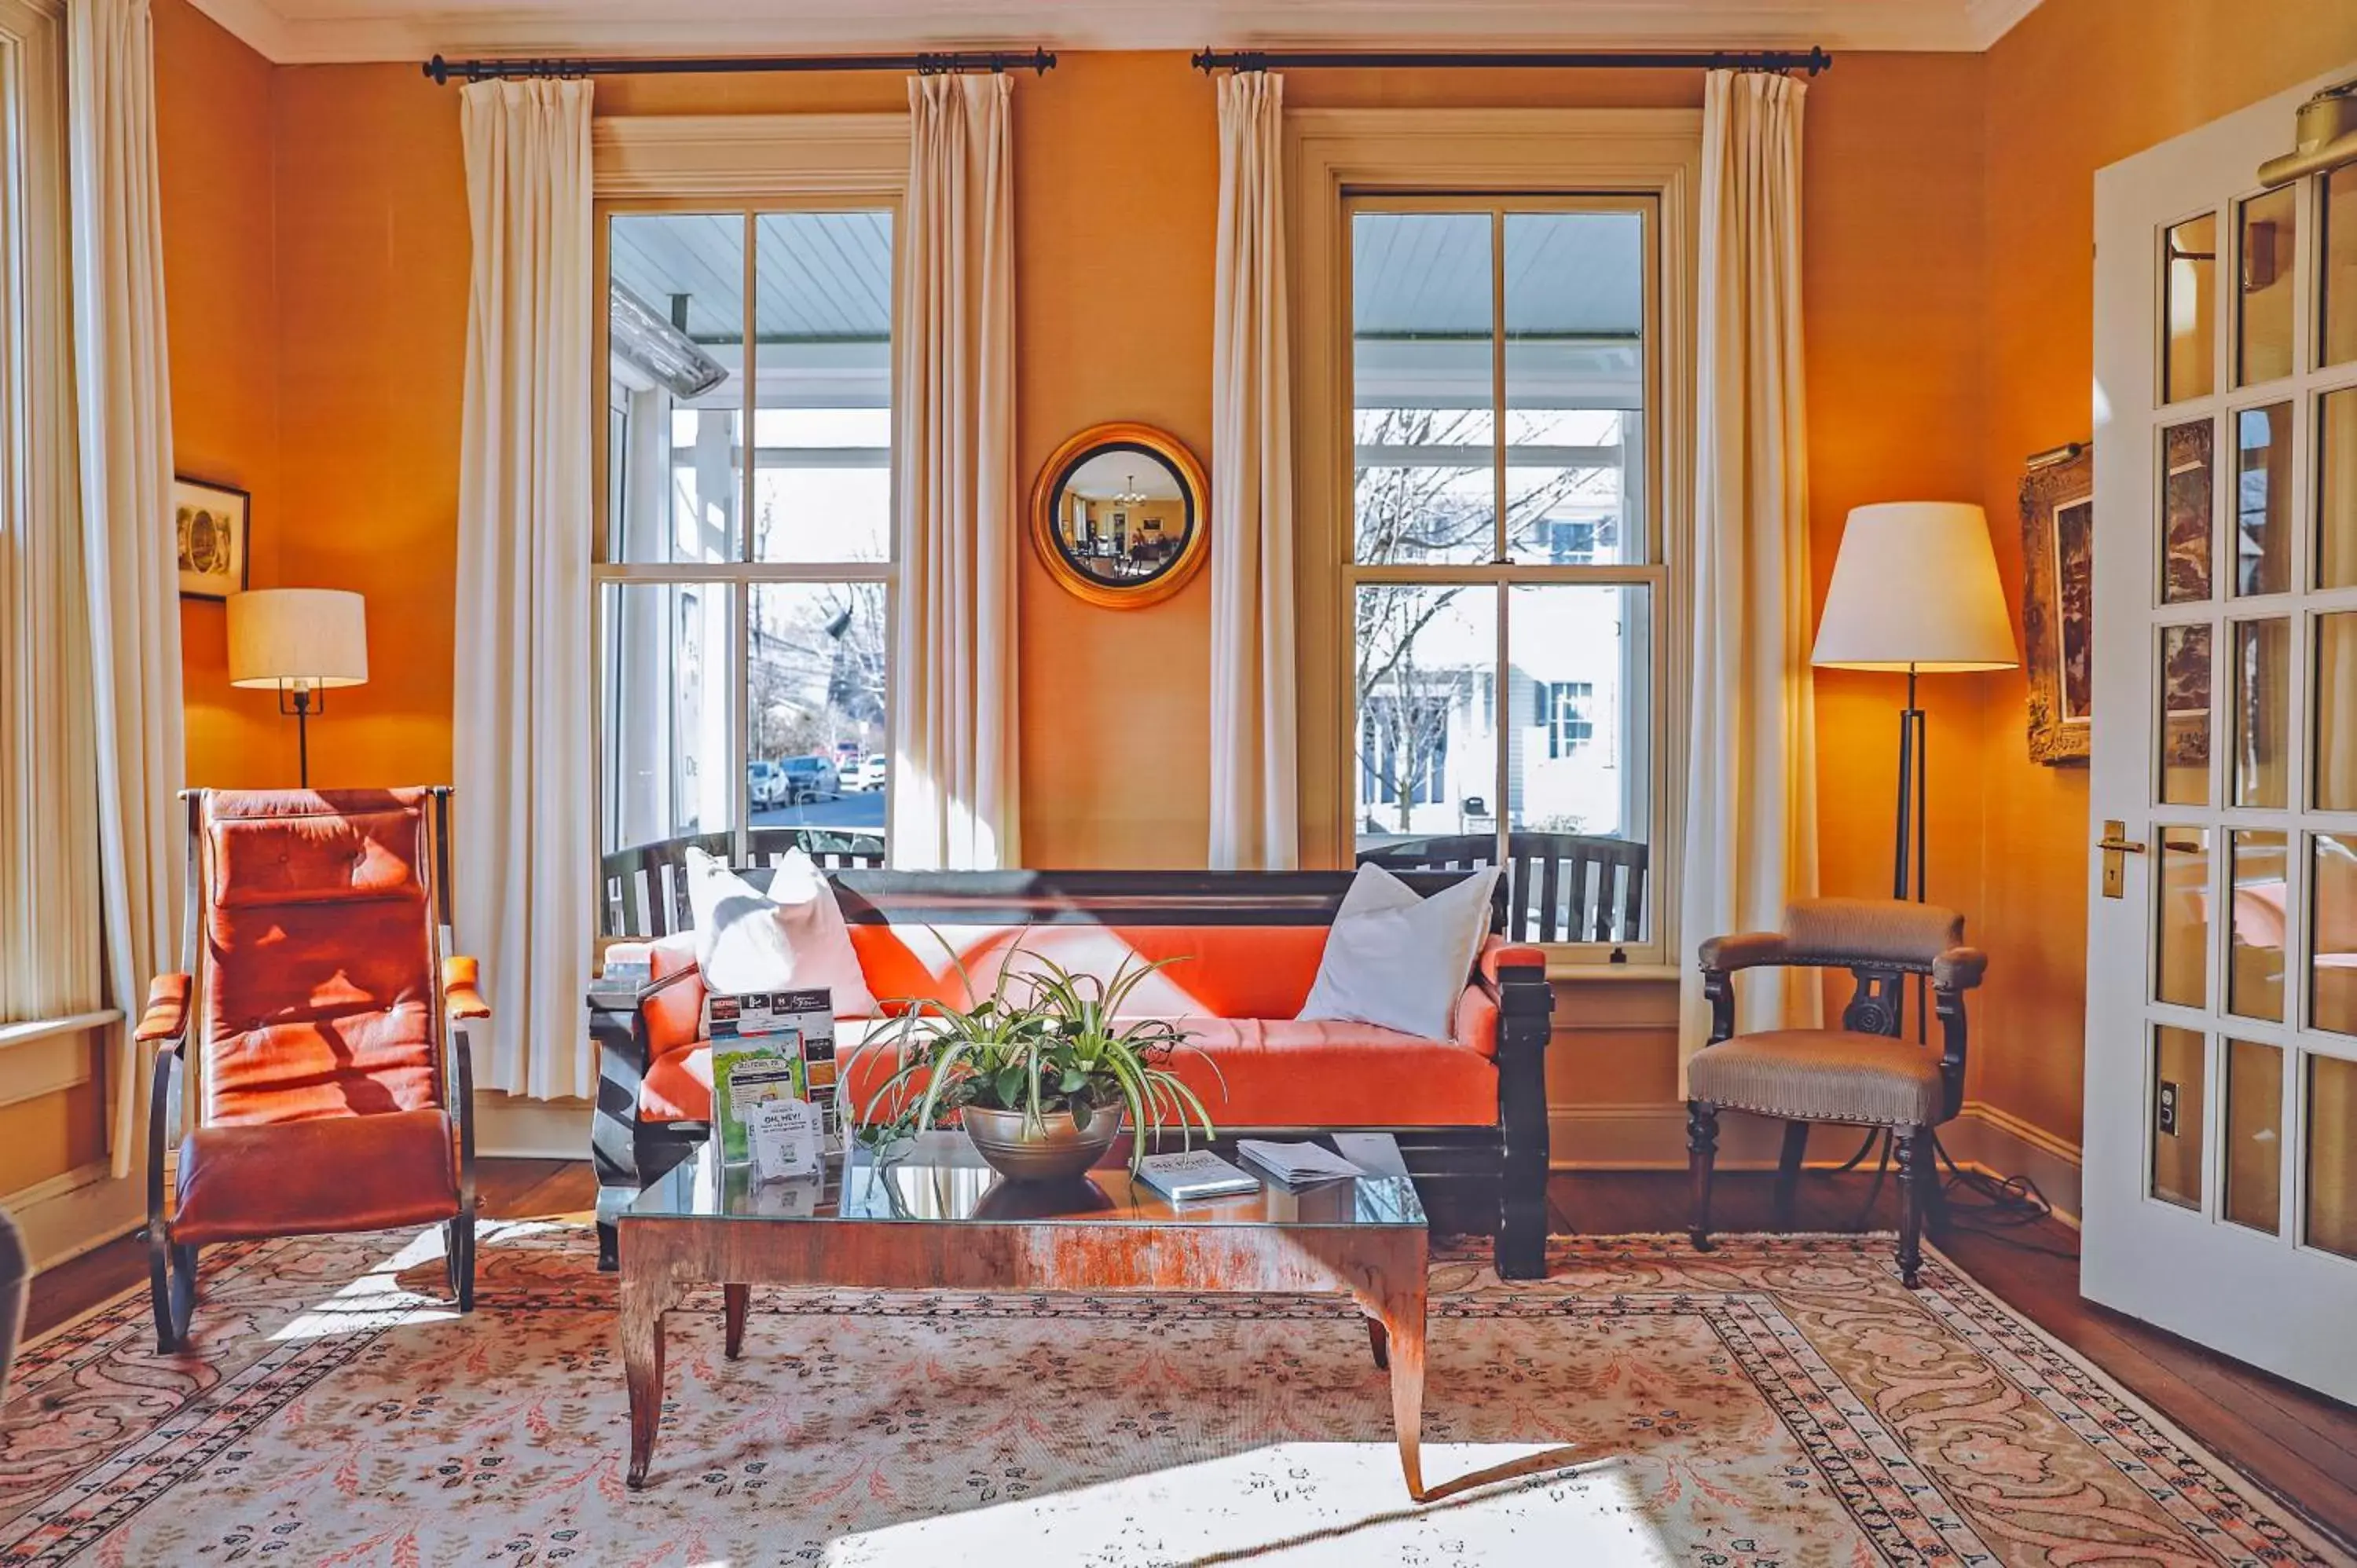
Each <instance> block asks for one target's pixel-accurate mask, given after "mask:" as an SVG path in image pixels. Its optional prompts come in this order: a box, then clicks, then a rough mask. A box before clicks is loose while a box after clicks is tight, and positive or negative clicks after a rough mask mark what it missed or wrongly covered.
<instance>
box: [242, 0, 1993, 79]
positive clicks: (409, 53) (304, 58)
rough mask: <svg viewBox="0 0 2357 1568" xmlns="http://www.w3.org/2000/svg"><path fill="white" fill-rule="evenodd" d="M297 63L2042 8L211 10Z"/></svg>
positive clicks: (1778, 19)
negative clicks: (980, 21) (983, 12)
mask: <svg viewBox="0 0 2357 1568" xmlns="http://www.w3.org/2000/svg"><path fill="white" fill-rule="evenodd" d="M195 4H196V5H197V6H198V8H199V9H200V10H202V11H203V12H205V13H206V14H207V15H208V16H211V17H212V18H213V20H215V21H216V22H219V23H220V24H221V26H222V27H226V28H228V29H229V30H230V31H231V33H234V34H235V35H237V37H239V38H242V39H243V40H244V41H245V42H246V43H247V44H248V45H250V46H252V47H253V48H254V49H255V50H256V51H257V52H259V53H260V54H262V55H263V56H264V57H265V58H266V59H270V60H272V61H274V62H275V63H278V64H281V65H307V64H337V63H350V62H359V61H404V62H405V61H414V60H420V59H425V57H426V56H427V55H430V54H436V53H439V54H444V55H447V56H450V57H452V58H454V59H455V58H459V57H464V56H496V55H568V54H569V55H580V54H618V55H630V54H693V53H705V54H735V53H746V54H753V53H774V52H776V51H777V50H779V49H780V48H786V47H791V48H794V49H796V50H803V51H819V52H824V51H827V50H845V51H848V50H854V49H874V48H904V49H905V48H986V47H990V46H992V45H999V44H1005V43H1006V42H1008V41H1010V40H1012V41H1017V42H1020V43H1024V44H1031V43H1044V44H1046V45H1048V46H1049V47H1050V48H1065V49H1076V50H1087V49H1194V48H1202V47H1203V46H1205V45H1207V44H1215V45H1218V46H1220V47H1222V48H1247V47H1260V48H1280V47H1287V46H1290V47H1294V48H1451V47H1453V48H1703V47H1709V48H1788V47H1794V46H1801V47H1805V46H1808V45H1811V44H1822V45H1824V47H1825V48H1829V49H1833V50H1835V51H1837V52H1838V51H1840V50H1844V49H1850V50H1867V49H1898V50H1927V51H1943V52H1959V51H1961V52H1973V51H1977V50H1980V49H1984V48H1987V47H1988V46H1989V44H1990V43H1992V42H1994V41H1995V40H1996V38H1998V37H2000V36H2002V35H2003V34H2004V32H2005V31H2006V30H2007V28H2009V27H2012V26H2013V25H2014V23H2016V22H2018V21H2019V20H2020V19H2021V17H2022V16H2025V15H2027V14H2028V13H2029V11H2030V10H2031V9H2032V8H2034V7H2035V6H2036V5H2037V4H2038V0H1675V3H1670V4H1665V3H1664V0H1292V3H1290V4H1288V5H1286V6H1285V7H1284V8H1283V9H1282V10H1281V11H1279V10H1275V9H1273V8H1271V7H1269V6H1266V5H1262V4H1259V3H1257V0H1178V3H1170V4H1159V3H1156V0H1003V3H1002V4H1000V5H996V6H994V7H992V8H991V9H990V11H989V13H988V20H987V22H986V23H985V24H984V25H983V26H982V27H977V25H976V23H977V16H976V13H975V11H974V8H973V7H972V6H971V5H967V4H965V3H964V0H871V3H869V4H866V5H856V6H848V5H827V4H823V3H821V0H668V3H667V4H665V5H660V6H656V5H645V4H643V3H642V0H497V3H496V4H490V5H479V4H468V0H195Z"/></svg>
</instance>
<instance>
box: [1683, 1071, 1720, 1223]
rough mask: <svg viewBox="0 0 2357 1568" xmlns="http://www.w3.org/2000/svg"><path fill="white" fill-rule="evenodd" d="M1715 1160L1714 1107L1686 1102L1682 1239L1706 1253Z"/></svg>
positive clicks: (1716, 1143) (1716, 1144) (1716, 1125)
mask: <svg viewBox="0 0 2357 1568" xmlns="http://www.w3.org/2000/svg"><path fill="white" fill-rule="evenodd" d="M1717 1159H1718V1107H1717V1106H1716V1105H1713V1104H1711V1103H1710V1102H1709V1101H1706V1100H1689V1101H1686V1180H1687V1186H1688V1187H1689V1189H1690V1194H1691V1207H1690V1208H1689V1211H1688V1213H1687V1216H1686V1239H1687V1240H1690V1241H1692V1242H1693V1243H1694V1246H1695V1251H1697V1252H1707V1251H1710V1177H1711V1168H1712V1166H1713V1165H1715V1164H1716V1163H1717Z"/></svg>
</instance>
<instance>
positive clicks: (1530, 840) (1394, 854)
mask: <svg viewBox="0 0 2357 1568" xmlns="http://www.w3.org/2000/svg"><path fill="white" fill-rule="evenodd" d="M1649 861H1650V856H1649V855H1648V854H1647V853H1646V848H1645V846H1644V845H1643V844H1641V843H1635V842H1633V841H1631V840H1629V839H1610V838H1589V837H1587V836H1585V835H1583V834H1580V833H1542V832H1523V833H1510V834H1508V835H1507V838H1506V857H1505V861H1504V866H1505V873H1506V874H1505V875H1504V876H1503V877H1502V878H1501V881H1502V882H1503V883H1504V884H1505V895H1506V924H1507V935H1509V936H1510V937H1512V939H1513V940H1515V941H1518V942H1530V941H1538V942H1610V943H1613V944H1615V945H1624V944H1627V943H1631V942H1635V941H1639V940H1642V933H1643V931H1644V929H1645V872H1646V867H1647V865H1648V864H1649ZM1359 862H1360V864H1361V865H1366V864H1369V863H1372V864H1374V865H1380V866H1383V867H1384V868H1385V869H1386V870H1391V871H1407V870H1424V871H1454V870H1469V869H1471V868H1473V867H1475V866H1481V865H1498V864H1499V859H1498V835H1497V834H1495V833H1451V834H1448V835H1445V836H1439V837H1431V838H1405V839H1398V840H1394V841H1393V842H1391V843H1378V844H1369V845H1368V846H1366V847H1365V848H1363V849H1361V851H1360V852H1359Z"/></svg>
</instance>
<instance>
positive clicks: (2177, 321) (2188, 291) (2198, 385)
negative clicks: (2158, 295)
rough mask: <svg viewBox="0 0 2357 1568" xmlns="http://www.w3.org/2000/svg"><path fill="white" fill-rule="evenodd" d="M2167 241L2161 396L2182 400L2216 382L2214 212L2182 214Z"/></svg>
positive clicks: (2165, 399)
mask: <svg viewBox="0 0 2357 1568" xmlns="http://www.w3.org/2000/svg"><path fill="white" fill-rule="evenodd" d="M2167 243H2168V263H2169V272H2168V279H2167V286H2166V292H2165V296H2164V300H2163V305H2162V309H2163V312H2164V314H2165V316H2166V317H2167V319H2166V321H2165V323H2164V325H2163V328H2162V333H2163V337H2164V338H2165V340H2166V342H2167V349H2166V350H2165V352H2164V354H2163V356H2162V360H2161V368H2160V371H2161V373H2160V401H2161V402H2163V403H2182V402H2184V401H2185V400H2186V399H2187V398H2190V397H2208V396H2209V395H2210V393H2211V392H2212V391H2213V390H2215V389H2216V387H2217V384H2218V371H2217V351H2218V328H2217V319H2218V318H2217V316H2216V314H2215V312H2216V309H2217V305H2216V300H2217V297H2218V289H2217V285H2216V278H2217V273H2218V216H2217V214H2216V213H2214V212H2205V213H2203V214H2202V215H2201V217H2199V218H2189V219H2187V220H2185V221H2184V222H2182V223H2179V225H2178V226H2177V227H2176V228H2174V229H2171V230H2170V231H2169V234H2168V236H2167Z"/></svg>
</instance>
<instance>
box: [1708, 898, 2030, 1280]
mask: <svg viewBox="0 0 2357 1568" xmlns="http://www.w3.org/2000/svg"><path fill="white" fill-rule="evenodd" d="M1701 961H1702V974H1703V994H1704V996H1705V998H1706V999H1707V1001H1708V1002H1709V1004H1710V1014H1711V1029H1710V1043H1709V1044H1708V1045H1707V1046H1706V1047H1704V1048H1703V1049H1702V1050H1701V1051H1699V1052H1697V1053H1696V1054H1695V1058H1694V1059H1693V1060H1692V1061H1691V1062H1688V1063H1687V1064H1686V1092H1687V1096H1688V1098H1687V1100H1686V1155H1687V1168H1688V1170H1689V1172H1690V1174H1691V1176H1692V1180H1693V1188H1694V1190H1693V1213H1692V1216H1691V1217H1690V1220H1689V1224H1688V1233H1689V1235H1690V1236H1691V1237H1692V1238H1693V1240H1694V1244H1695V1246H1696V1247H1698V1248H1703V1249H1706V1250H1707V1249H1708V1247H1709V1245H1710V1185H1711V1166H1712V1163H1713V1161H1714V1159H1715V1157H1716V1155H1717V1150H1718V1113H1719V1112H1720V1111H1721V1110H1733V1111H1749V1112H1753V1113H1754V1114H1756V1115H1760V1116H1773V1117H1778V1118H1781V1120H1782V1121H1783V1122H1784V1123H1785V1126H1784V1149H1783V1158H1782V1160H1781V1162H1780V1163H1779V1165H1778V1167H1777V1173H1776V1223H1777V1226H1778V1227H1779V1228H1780V1229H1786V1230H1789V1229H1790V1228H1791V1226H1792V1195H1793V1188H1794V1186H1795V1185H1796V1184H1797V1182H1798V1181H1799V1179H1800V1174H1801V1156H1802V1155H1803V1153H1804V1152H1805V1151H1806V1149H1807V1147H1808V1139H1809V1128H1810V1127H1811V1126H1812V1125H1813V1124H1814V1123H1816V1122H1845V1123H1848V1124H1850V1125H1853V1126H1863V1127H1875V1128H1881V1129H1884V1130H1886V1131H1888V1132H1889V1133H1890V1134H1891V1138H1892V1141H1893V1143H1894V1144H1895V1146H1896V1149H1897V1153H1898V1162H1899V1179H1900V1191H1901V1193H1902V1195H1903V1201H1902V1208H1901V1214H1900V1230H1899V1271H1900V1277H1901V1278H1903V1279H1904V1280H1905V1281H1906V1283H1907V1284H1908V1285H1909V1287H1910V1288H1912V1287H1913V1285H1914V1283H1915V1276H1916V1271H1917V1270H1918V1269H1919V1268H1921V1265H1922V1261H1923V1249H1922V1232H1923V1226H1924V1222H1925V1219H1926V1216H1927V1215H1929V1214H1931V1213H1932V1212H1933V1210H1934V1209H1935V1207H1936V1205H1937V1204H1938V1202H1939V1192H1938V1187H1939V1168H1938V1157H1939V1156H1938V1144H1937V1143H1936V1141H1935V1137H1934V1133H1933V1129H1935V1128H1937V1127H1939V1126H1940V1125H1941V1124H1942V1123H1943V1122H1948V1121H1950V1120H1952V1119H1953V1117H1954V1116H1955V1114H1956V1112H1958V1111H1959V1110H1960V1109H1962V1107H1963V1105H1964V993H1965V992H1967V991H1969V990H1971V989H1972V988H1973V987H1975V986H1976V985H1978V984H1979V983H1981V973H1982V971H1983V970H1984V969H1985V968H1986V964H1987V961H1986V959H1985V958H1983V957H1982V955H1981V954H1980V953H1979V952H1977V951H1976V950H1974V949H1972V948H1968V947H1966V946H1964V917H1963V916H1962V915H1959V914H1957V913H1956V912H1955V911H1954V910H1953V909H1943V908H1941V907H1940V906H1938V905H1936V904H1909V903H1902V902H1900V901H1897V900H1890V899H1878V898H1807V899H1802V900H1800V901H1798V902H1796V903H1794V904H1792V906H1790V907H1789V908H1786V910H1785V911H1784V929H1782V930H1781V931H1752V932H1748V933H1746V934H1743V935H1740V936H1730V937H1713V938H1712V939H1710V940H1708V941H1706V942H1705V943H1703V944H1702V953H1701ZM1767 965H1775V966H1790V967H1795V968H1814V969H1846V970H1848V971H1849V972H1851V973H1852V974H1853V975H1854V976H1855V977H1856V979H1857V988H1856V990H1855V991H1854V992H1853V993H1851V996H1850V1002H1849V1005H1848V1006H1847V1007H1846V1008H1845V1009H1843V1012H1842V1023H1841V1027H1840V1028H1838V1029H1770V1030H1763V1031H1761V1032H1760V1033H1757V1034H1749V1035H1738V1034H1737V1033H1736V1032H1735V976H1736V975H1737V974H1738V972H1741V971H1743V970H1747V969H1757V968H1760V967H1762V966H1767ZM1910 975H1925V976H1928V977H1929V978H1930V980H1931V983H1932V1011H1933V1013H1934V1014H1935V1015H1936V1016H1937V1017H1938V1019H1939V1022H1940V1028H1939V1040H1938V1042H1937V1044H1936V1045H1934V1046H1928V1047H1927V1046H1920V1045H1917V1044H1916V1043H1914V1042H1913V1041H1911V1040H1906V1039H1902V1038H1900V1018H1901V1016H1902V1015H1903V1013H1904V1008H1903V1007H1902V1005H1901V1001H1902V993H1901V990H1900V988H1901V987H1902V986H1903V985H1904V984H1905V983H1906V980H1907V977H1909V976H1910Z"/></svg>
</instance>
